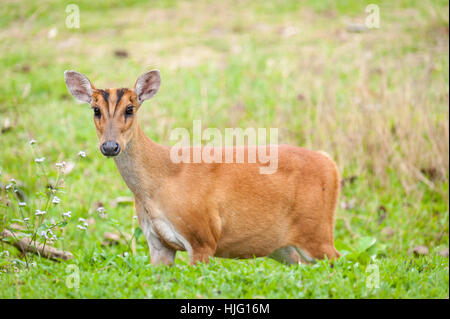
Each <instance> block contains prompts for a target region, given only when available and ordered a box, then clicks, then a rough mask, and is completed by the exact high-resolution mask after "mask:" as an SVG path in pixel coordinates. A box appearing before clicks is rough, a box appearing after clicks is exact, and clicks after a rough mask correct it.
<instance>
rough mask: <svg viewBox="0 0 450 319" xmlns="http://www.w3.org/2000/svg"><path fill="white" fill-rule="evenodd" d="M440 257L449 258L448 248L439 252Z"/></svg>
mask: <svg viewBox="0 0 450 319" xmlns="http://www.w3.org/2000/svg"><path fill="white" fill-rule="evenodd" d="M438 254H439V256H442V257H448V247H447V248H443V249H441V250H440V251H439V252H438Z"/></svg>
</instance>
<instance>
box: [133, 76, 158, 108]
mask: <svg viewBox="0 0 450 319" xmlns="http://www.w3.org/2000/svg"><path fill="white" fill-rule="evenodd" d="M160 85H161V76H160V73H159V70H152V71H149V72H147V73H144V74H142V75H141V76H140V77H139V78H138V79H137V81H136V84H135V85H134V93H136V97H137V100H138V102H139V103H142V102H144V101H145V100H148V99H149V98H151V97H152V96H153V95H155V94H156V92H158V89H159V86H160Z"/></svg>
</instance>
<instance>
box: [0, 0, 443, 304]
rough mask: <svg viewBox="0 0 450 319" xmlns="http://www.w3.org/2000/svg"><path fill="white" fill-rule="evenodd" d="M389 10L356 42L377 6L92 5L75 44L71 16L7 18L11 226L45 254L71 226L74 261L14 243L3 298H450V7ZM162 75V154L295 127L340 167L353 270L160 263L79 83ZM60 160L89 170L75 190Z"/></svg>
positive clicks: (1, 280) (293, 131) (4, 251)
mask: <svg viewBox="0 0 450 319" xmlns="http://www.w3.org/2000/svg"><path fill="white" fill-rule="evenodd" d="M377 4H378V5H379V7H380V16H381V20H380V23H381V26H380V29H376V30H366V31H363V32H352V26H353V27H354V26H355V25H356V24H357V23H363V22H364V20H365V17H366V15H367V14H366V13H365V11H364V10H365V6H366V3H363V2H360V1H339V2H336V3H335V2H334V1H311V2H308V1H280V2H276V3H275V2H273V3H271V2H269V1H221V2H219V3H214V2H212V1H195V2H175V1H168V0H167V1H152V2H150V3H148V2H147V1H133V0H127V1H80V2H79V8H80V12H81V19H80V23H81V27H80V28H79V29H69V28H66V27H65V19H66V12H65V8H66V3H64V2H61V1H39V2H35V1H4V2H2V6H1V8H0V73H1V74H2V77H1V78H0V128H1V133H0V171H1V175H0V189H1V191H0V197H1V200H0V218H1V221H0V223H1V224H0V226H1V227H2V228H3V227H9V228H11V227H13V226H14V225H13V226H11V224H16V225H15V227H19V226H22V227H29V230H28V231H27V230H25V231H23V232H24V233H25V234H27V233H28V234H30V235H31V236H33V235H34V234H37V239H38V240H39V241H45V238H44V237H42V236H40V232H41V231H42V230H45V229H46V228H48V227H52V226H51V225H52V223H56V224H58V223H61V224H58V225H59V226H57V227H53V228H52V229H53V231H54V233H55V234H56V235H57V237H58V240H56V242H55V244H54V245H56V246H57V247H59V248H63V249H65V250H69V251H71V252H72V253H73V254H74V258H73V259H72V260H70V261H66V262H60V263H55V262H52V261H49V260H47V259H44V258H40V257H33V256H32V255H27V256H22V255H20V254H19V253H18V252H17V251H16V250H15V248H13V247H12V246H10V245H8V243H7V242H2V243H0V270H1V271H0V285H1V287H2V289H1V290H0V298H49V297H50V298H53V297H62V298H80V297H83V298H84V297H87V298H92V297H99V298H111V297H118V298H120V297H137V298H142V297H146V298H183V297H188V298H202V297H206V298H211V297H217V298H241V297H247V298H353V297H358V298H361V297H363V298H366V297H367V298H448V296H449V292H448V291H449V268H448V246H449V209H448V207H449V205H448V194H449V191H448V185H449V184H448V179H449V174H448V168H449V162H448V155H449V148H448V147H449V146H448V144H449V126H448V120H449V113H448V102H449V72H448V68H449V51H448V50H449V43H448V40H449V38H448V30H449V26H448V21H449V18H448V1H432V2H426V1H395V2H388V1H378V2H377ZM117 51H119V52H117ZM124 55H125V56H124ZM151 68H158V69H160V70H161V74H162V87H161V89H160V91H159V92H158V94H157V96H156V97H155V98H154V99H153V100H151V101H150V102H147V103H146V104H145V105H144V107H143V108H142V109H141V111H140V114H139V116H140V119H141V123H142V127H143V128H144V130H145V131H146V133H147V134H148V135H149V136H150V137H151V138H152V139H154V140H155V141H157V142H159V143H164V144H170V143H171V141H170V140H169V136H170V130H171V129H172V128H175V127H186V128H191V126H192V121H193V120H194V119H201V121H202V125H203V127H217V128H219V129H220V130H221V131H223V130H224V128H225V127H243V128H245V127H278V128H279V140H280V142H282V143H290V144H294V145H300V146H305V147H309V148H312V149H322V150H325V151H327V152H328V153H330V154H331V155H332V156H333V158H335V159H336V161H337V163H338V166H339V168H340V171H341V175H342V177H343V179H344V186H343V190H342V194H341V198H340V205H339V208H338V211H337V216H336V217H337V220H336V232H335V237H336V246H337V248H338V249H339V250H340V251H341V252H343V253H344V257H343V258H341V259H340V260H339V261H338V262H337V263H335V264H334V267H331V266H330V265H329V264H328V263H326V262H320V263H318V264H316V265H313V266H305V265H302V266H285V265H281V264H278V263H276V262H275V261H272V260H269V259H267V258H257V259H254V260H246V261H238V260H223V259H214V260H212V261H211V263H210V264H209V265H199V266H197V267H191V266H189V265H188V263H187V262H188V258H187V255H186V254H185V253H178V255H177V261H176V265H175V266H174V267H172V268H167V267H151V266H150V265H149V262H148V261H149V257H148V250H147V245H146V243H145V240H144V238H143V236H142V235H140V232H139V231H136V228H137V224H136V221H135V220H134V219H133V215H134V210H133V207H132V204H131V203H127V202H124V203H119V204H117V203H116V202H114V200H115V199H117V198H118V197H120V196H131V192H130V191H129V190H128V189H127V187H126V185H125V184H124V182H123V181H122V179H121V177H120V175H119V173H118V171H117V169H116V168H115V166H114V162H113V161H112V160H108V159H106V158H104V157H103V156H102V155H101V154H100V152H99V151H98V148H97V137H96V134H95V129H94V125H93V123H92V114H91V112H92V111H91V110H90V109H89V107H88V106H87V105H78V104H76V103H75V101H74V99H73V98H72V97H71V96H69V95H68V92H67V89H66V87H65V84H64V80H63V72H64V70H66V69H75V70H77V71H80V72H82V73H85V74H87V75H88V76H89V78H90V79H91V80H92V81H93V83H94V84H95V85H96V86H97V87H103V88H107V87H122V86H132V85H133V84H134V82H135V80H136V78H137V76H138V75H140V74H141V73H143V72H144V71H145V70H148V69H151ZM32 139H35V140H36V141H37V143H36V144H34V145H30V144H29V141H30V140H32ZM80 150H83V151H85V152H86V153H87V156H86V157H85V158H80V157H78V156H77V153H78V152H79V151H80ZM40 157H45V160H44V161H43V162H42V163H41V164H39V163H36V162H35V159H36V158H40ZM60 161H66V162H67V163H73V164H74V167H73V169H72V170H71V171H70V172H69V173H66V174H64V175H61V174H58V168H57V167H56V166H55V163H56V162H60ZM12 178H13V179H15V181H16V182H15V184H14V183H12V186H11V187H7V186H8V185H10V184H11V179H12ZM6 188H8V189H6ZM51 188H53V189H55V192H54V193H52V192H50V191H49V189H51ZM56 188H57V190H56ZM13 190H17V192H16V193H14V191H13ZM54 195H57V196H58V197H59V198H60V199H61V203H60V204H58V205H56V204H52V203H51V202H49V198H50V199H51V196H54ZM20 201H24V202H26V206H25V207H19V205H18V202H20ZM99 206H101V207H104V208H105V209H106V214H107V216H101V215H99V214H98V213H97V211H96V209H97V208H98V207H99ZM36 209H40V210H46V212H47V213H46V215H44V216H43V217H39V216H35V215H34V213H35V211H36ZM67 211H71V212H72V214H71V215H72V216H71V218H69V219H67V218H63V217H62V213H63V212H67ZM26 217H28V218H30V221H29V222H28V226H26V223H25V222H24V221H23V220H24V218H26ZM79 218H84V219H86V220H87V223H88V224H89V225H88V227H87V230H83V229H80V228H79V227H78V226H83V224H84V221H79ZM66 223H67V224H66ZM17 225H19V226H17ZM105 232H114V233H119V234H120V233H122V234H123V237H127V235H131V234H135V238H136V240H135V249H134V247H133V246H134V244H133V241H134V240H129V239H128V240H125V239H124V240H121V241H120V243H119V244H117V245H112V246H109V245H102V243H103V242H104V237H103V234H104V233H105ZM446 249H447V257H445V256H442V255H445V253H444V252H443V251H445V250H446ZM413 250H414V251H416V254H414V253H413ZM374 256H376V257H374ZM78 279H79V281H78ZM376 286H378V288H376Z"/></svg>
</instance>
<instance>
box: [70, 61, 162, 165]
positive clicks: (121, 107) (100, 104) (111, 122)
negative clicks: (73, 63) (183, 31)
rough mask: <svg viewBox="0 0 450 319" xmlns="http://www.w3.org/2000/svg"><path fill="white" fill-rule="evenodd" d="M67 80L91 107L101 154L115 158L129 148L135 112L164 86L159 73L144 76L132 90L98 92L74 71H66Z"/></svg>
mask: <svg viewBox="0 0 450 319" xmlns="http://www.w3.org/2000/svg"><path fill="white" fill-rule="evenodd" d="M64 79H65V81H66V85H67V88H68V89H69V92H70V93H71V94H72V95H73V96H74V97H75V98H76V99H77V100H78V101H80V102H85V103H89V104H90V105H91V107H92V110H93V113H94V123H95V128H96V129H97V136H98V139H99V141H100V144H99V145H100V151H101V152H102V154H103V155H105V156H116V155H119V154H120V152H121V151H122V150H125V149H126V147H127V145H128V143H129V142H130V141H131V140H132V138H133V136H134V133H135V132H136V129H135V128H136V127H137V118H136V112H137V111H138V109H139V107H140V106H141V104H142V103H143V102H144V101H145V100H148V99H150V98H151V97H152V96H153V95H155V94H156V92H158V89H159V86H160V84H161V77H160V73H159V71H158V70H152V71H149V72H147V73H144V74H142V75H141V76H140V77H139V78H138V79H137V81H136V84H135V85H134V88H133V89H126V88H122V89H96V88H95V86H94V85H93V84H92V83H91V82H90V81H89V79H88V78H87V77H86V76H85V75H83V74H81V73H78V72H75V71H65V72H64Z"/></svg>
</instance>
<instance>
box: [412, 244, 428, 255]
mask: <svg viewBox="0 0 450 319" xmlns="http://www.w3.org/2000/svg"><path fill="white" fill-rule="evenodd" d="M412 252H413V254H414V255H415V256H426V255H428V253H429V251H428V248H427V247H425V246H416V247H414V248H413V249H412Z"/></svg>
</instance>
